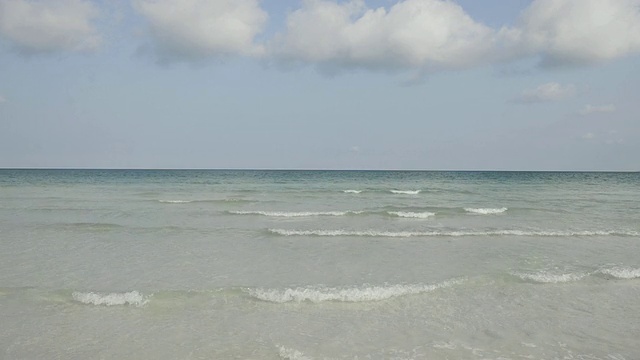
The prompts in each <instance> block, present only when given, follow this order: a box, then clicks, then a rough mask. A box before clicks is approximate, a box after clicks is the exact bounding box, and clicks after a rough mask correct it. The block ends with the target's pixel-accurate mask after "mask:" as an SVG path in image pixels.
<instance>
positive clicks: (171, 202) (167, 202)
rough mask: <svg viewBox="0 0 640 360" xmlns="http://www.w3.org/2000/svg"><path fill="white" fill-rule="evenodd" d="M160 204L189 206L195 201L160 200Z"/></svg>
mask: <svg viewBox="0 0 640 360" xmlns="http://www.w3.org/2000/svg"><path fill="white" fill-rule="evenodd" d="M158 202H161V203H164V204H188V203H190V202H193V201H192V200H158Z"/></svg>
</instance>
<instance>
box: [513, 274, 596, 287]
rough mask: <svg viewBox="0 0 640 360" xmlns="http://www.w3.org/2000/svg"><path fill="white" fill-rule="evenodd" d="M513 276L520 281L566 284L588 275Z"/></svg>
mask: <svg viewBox="0 0 640 360" xmlns="http://www.w3.org/2000/svg"><path fill="white" fill-rule="evenodd" d="M513 275H515V276H517V277H519V278H520V279H522V280H530V281H535V282H538V283H545V284H548V283H552V284H557V283H566V282H571V281H578V280H580V279H582V278H584V277H585V276H587V275H588V274H586V273H567V274H554V273H550V272H546V271H540V272H535V273H520V272H514V273H513Z"/></svg>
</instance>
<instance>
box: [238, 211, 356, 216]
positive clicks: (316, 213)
mask: <svg viewBox="0 0 640 360" xmlns="http://www.w3.org/2000/svg"><path fill="white" fill-rule="evenodd" d="M229 213H230V214H234V215H263V216H270V217H306V216H345V215H348V214H360V213H362V211H300V212H291V211H229Z"/></svg>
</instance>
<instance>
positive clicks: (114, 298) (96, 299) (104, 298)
mask: <svg viewBox="0 0 640 360" xmlns="http://www.w3.org/2000/svg"><path fill="white" fill-rule="evenodd" d="M71 296H72V297H73V300H75V301H77V302H81V303H83V304H87V305H102V306H116V305H133V306H138V307H140V306H144V305H145V304H146V303H147V302H149V300H148V299H147V298H146V297H145V296H144V295H142V294H141V293H139V292H137V291H130V292H125V293H110V294H105V293H94V292H79V291H75V292H73V294H71Z"/></svg>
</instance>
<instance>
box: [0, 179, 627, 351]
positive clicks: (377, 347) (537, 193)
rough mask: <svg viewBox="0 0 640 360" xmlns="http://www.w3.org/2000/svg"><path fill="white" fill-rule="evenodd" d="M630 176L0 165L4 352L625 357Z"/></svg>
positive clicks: (0, 338)
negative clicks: (26, 167) (18, 167)
mask: <svg viewBox="0 0 640 360" xmlns="http://www.w3.org/2000/svg"><path fill="white" fill-rule="evenodd" d="M638 299H640V174H638V173H529V172H401V171H353V172H350V171H222V170H211V171H207V170H6V169H5V170H0V319H1V320H0V323H1V325H0V358H3V359H44V358H60V359H93V358H99V359H142V358H149V359H227V358H228V359H232V358H237V359H245V358H251V359H356V358H358V359H369V358H370V359H387V358H395V359H618V360H620V359H638V358H640V345H638V344H640V342H639V341H638V339H640V302H638Z"/></svg>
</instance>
